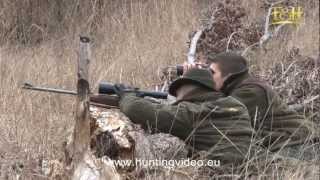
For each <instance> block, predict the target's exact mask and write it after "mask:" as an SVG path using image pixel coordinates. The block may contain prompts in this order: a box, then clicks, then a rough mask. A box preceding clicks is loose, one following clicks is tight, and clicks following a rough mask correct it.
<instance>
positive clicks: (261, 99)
mask: <svg viewBox="0 0 320 180" xmlns="http://www.w3.org/2000/svg"><path fill="white" fill-rule="evenodd" d="M223 92H224V93H225V94H226V95H230V96H232V97H235V98H236V99H238V100H239V101H241V102H242V103H243V104H244V105H246V107H247V109H248V111H249V115H250V117H251V124H252V126H253V127H254V129H255V130H256V131H257V132H258V133H259V135H260V138H263V145H264V146H266V147H268V148H270V150H271V151H276V150H278V149H280V148H282V147H285V146H291V145H297V144H301V143H303V142H304V141H306V139H307V138H308V137H309V135H310V134H311V132H312V131H313V130H312V123H311V122H310V121H308V120H306V119H305V118H304V117H303V116H301V115H299V114H298V113H297V112H295V111H293V110H290V109H289V108H288V106H287V105H286V104H285V103H283V102H282V100H281V99H280V97H279V95H278V94H277V93H276V92H275V91H273V90H272V89H271V87H270V86H268V85H267V84H266V83H265V82H262V81H260V80H258V79H256V78H254V77H251V76H249V74H248V73H246V74H243V75H241V76H238V77H236V78H235V79H233V80H232V82H231V83H229V84H228V85H227V86H225V87H224V88H223Z"/></svg>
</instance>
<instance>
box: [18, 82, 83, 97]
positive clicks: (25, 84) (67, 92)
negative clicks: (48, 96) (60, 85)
mask: <svg viewBox="0 0 320 180" xmlns="http://www.w3.org/2000/svg"><path fill="white" fill-rule="evenodd" d="M22 88H23V89H30V90H36V91H44V92H53V93H59V94H70V95H77V92H76V91H70V90H64V89H55V88H47V87H37V86H33V85H32V84H30V83H24V85H23V87H22Z"/></svg>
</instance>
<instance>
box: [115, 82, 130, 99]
mask: <svg viewBox="0 0 320 180" xmlns="http://www.w3.org/2000/svg"><path fill="white" fill-rule="evenodd" d="M113 89H114V92H115V93H116V94H117V95H118V96H119V97H120V98H122V97H123V96H124V94H126V93H134V89H133V88H132V87H130V86H126V85H124V84H115V85H114V87H113Z"/></svg>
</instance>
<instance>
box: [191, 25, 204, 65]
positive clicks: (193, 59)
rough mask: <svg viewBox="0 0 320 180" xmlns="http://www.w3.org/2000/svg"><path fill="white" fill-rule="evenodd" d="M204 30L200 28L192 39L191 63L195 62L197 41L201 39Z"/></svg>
mask: <svg viewBox="0 0 320 180" xmlns="http://www.w3.org/2000/svg"><path fill="white" fill-rule="evenodd" d="M202 32H203V31H202V30H198V31H197V32H196V34H195V35H194V36H193V38H192V40H191V44H190V48H189V52H188V63H189V64H193V63H194V61H195V56H196V49H197V42H198V40H199V39H200V36H201V35H202Z"/></svg>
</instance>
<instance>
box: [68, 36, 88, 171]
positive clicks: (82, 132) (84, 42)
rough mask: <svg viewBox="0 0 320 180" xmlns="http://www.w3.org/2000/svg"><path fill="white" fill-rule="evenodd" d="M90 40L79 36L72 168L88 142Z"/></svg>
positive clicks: (79, 158)
mask: <svg viewBox="0 0 320 180" xmlns="http://www.w3.org/2000/svg"><path fill="white" fill-rule="evenodd" d="M89 42H90V40H89V38H87V37H80V51H79V58H78V83H77V105H76V117H75V128H74V134H73V154H72V161H73V162H72V163H73V168H74V167H75V166H76V165H77V164H78V162H80V161H81V159H82V158H83V156H84V153H85V152H86V151H87V150H88V148H89V144H90V113H89V62H90V61H89V53H90V52H89V51H90V44H89Z"/></svg>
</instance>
